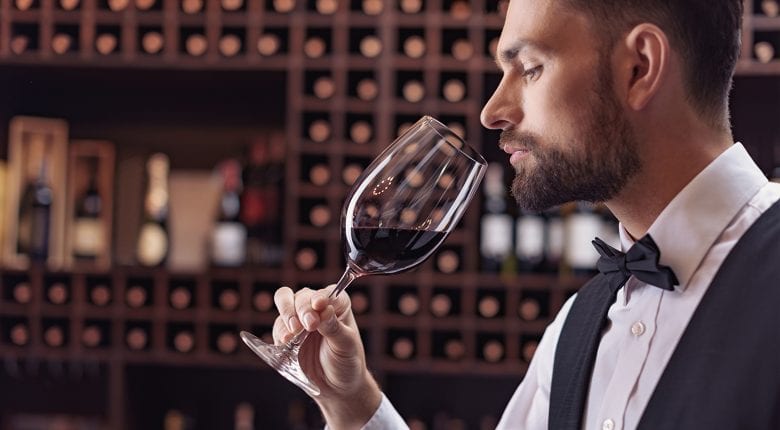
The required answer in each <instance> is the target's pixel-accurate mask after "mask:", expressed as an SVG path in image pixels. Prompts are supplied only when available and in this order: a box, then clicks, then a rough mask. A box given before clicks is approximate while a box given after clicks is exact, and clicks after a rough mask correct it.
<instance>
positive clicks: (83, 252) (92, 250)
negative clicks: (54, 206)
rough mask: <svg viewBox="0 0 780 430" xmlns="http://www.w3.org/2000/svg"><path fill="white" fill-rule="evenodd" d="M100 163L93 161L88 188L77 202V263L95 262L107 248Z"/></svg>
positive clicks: (75, 226) (75, 248)
mask: <svg viewBox="0 0 780 430" xmlns="http://www.w3.org/2000/svg"><path fill="white" fill-rule="evenodd" d="M97 177H98V162H97V159H93V160H91V163H90V168H89V180H88V182H87V188H86V189H85V190H84V192H83V193H82V195H81V197H79V199H78V200H77V202H76V214H75V219H74V222H73V257H74V258H75V260H76V261H94V260H95V259H97V258H98V257H99V256H100V254H101V252H102V251H103V249H104V247H105V234H104V229H103V224H102V220H101V214H102V211H103V198H102V196H101V195H100V191H99V190H98V181H97Z"/></svg>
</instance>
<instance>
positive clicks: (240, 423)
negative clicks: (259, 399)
mask: <svg viewBox="0 0 780 430" xmlns="http://www.w3.org/2000/svg"><path fill="white" fill-rule="evenodd" d="M234 418H235V425H234V426H233V430H255V407H254V406H252V404H251V403H247V402H242V403H239V404H238V405H237V406H236V412H235V417H234Z"/></svg>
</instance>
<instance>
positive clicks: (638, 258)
mask: <svg viewBox="0 0 780 430" xmlns="http://www.w3.org/2000/svg"><path fill="white" fill-rule="evenodd" d="M593 246H594V247H595V248H596V251H598V253H599V254H600V255H601V258H599V262H598V265H597V267H598V269H599V272H601V273H602V274H603V275H604V276H606V277H608V278H609V283H610V285H611V286H612V287H613V288H614V290H613V291H617V289H618V288H620V287H621V286H623V284H625V283H626V281H628V278H629V277H631V275H634V276H636V278H637V279H639V280H640V281H643V282H646V283H648V284H650V285H655V286H656V287H659V288H663V289H664V290H673V289H674V286H675V285H677V284H678V281H677V277H676V276H675V275H674V272H673V271H672V269H671V268H669V267H667V266H662V265H660V264H658V259H659V257H660V256H661V251H659V250H658V245H656V244H655V241H654V240H653V238H651V237H650V235H649V234H647V235H645V237H643V238H642V239H639V241H637V242H636V243H635V244H634V246H632V247H631V249H629V250H628V252H627V253H625V254H624V253H622V252H620V251H618V250H617V249H615V248H613V247H611V246H609V245H607V244H606V243H605V242H604V241H603V240H601V239H599V238H596V239H595V240H593Z"/></svg>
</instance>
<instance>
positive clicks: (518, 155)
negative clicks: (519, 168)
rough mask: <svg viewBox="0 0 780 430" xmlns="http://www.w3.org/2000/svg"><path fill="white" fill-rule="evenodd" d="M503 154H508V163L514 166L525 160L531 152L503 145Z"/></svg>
mask: <svg viewBox="0 0 780 430" xmlns="http://www.w3.org/2000/svg"><path fill="white" fill-rule="evenodd" d="M502 149H503V150H504V152H506V153H507V154H509V163H510V164H515V163H517V162H519V161H520V160H522V159H523V158H525V157H526V156H527V155H528V154H529V153H530V152H531V151H530V150H529V149H527V148H517V147H513V146H510V145H504V146H503V148H502Z"/></svg>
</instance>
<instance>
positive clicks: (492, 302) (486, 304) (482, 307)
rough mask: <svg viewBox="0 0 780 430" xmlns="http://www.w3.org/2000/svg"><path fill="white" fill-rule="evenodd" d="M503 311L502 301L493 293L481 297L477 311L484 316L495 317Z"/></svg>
mask: <svg viewBox="0 0 780 430" xmlns="http://www.w3.org/2000/svg"><path fill="white" fill-rule="evenodd" d="M500 311H501V302H500V301H499V300H498V298H496V296H493V295H486V296H484V297H482V298H481V299H479V303H477V312H479V315H480V316H481V317H482V318H495V317H496V316H498V314H499V312H500Z"/></svg>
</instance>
